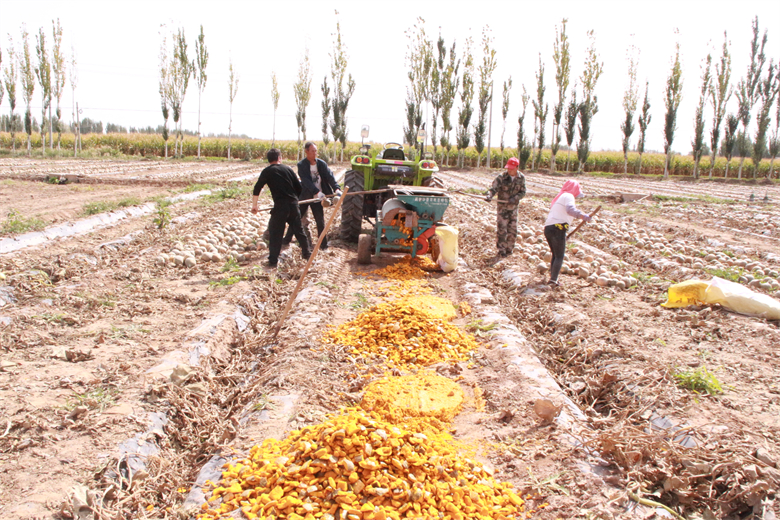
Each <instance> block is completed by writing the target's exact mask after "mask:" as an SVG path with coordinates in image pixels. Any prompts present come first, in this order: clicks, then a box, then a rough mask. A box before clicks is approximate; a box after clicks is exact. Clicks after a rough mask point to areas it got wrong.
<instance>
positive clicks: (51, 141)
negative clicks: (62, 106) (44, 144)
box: [49, 102, 54, 151]
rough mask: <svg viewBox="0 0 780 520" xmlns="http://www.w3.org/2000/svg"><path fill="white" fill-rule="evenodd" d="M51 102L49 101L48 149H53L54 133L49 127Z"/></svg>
mask: <svg viewBox="0 0 780 520" xmlns="http://www.w3.org/2000/svg"><path fill="white" fill-rule="evenodd" d="M51 122H52V118H51V102H49V150H51V151H54V134H53V133H52V128H51Z"/></svg>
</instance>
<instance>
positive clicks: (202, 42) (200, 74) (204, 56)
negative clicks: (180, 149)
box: [194, 25, 209, 159]
mask: <svg viewBox="0 0 780 520" xmlns="http://www.w3.org/2000/svg"><path fill="white" fill-rule="evenodd" d="M195 63H196V65H197V69H196V70H195V71H194V73H195V79H196V80H197V82H198V159H200V140H201V136H202V135H201V132H200V98H201V96H202V95H203V91H204V90H205V88H206V80H207V79H208V76H207V75H206V67H207V66H208V63H209V51H208V49H206V36H205V35H204V34H203V25H201V26H200V34H199V35H198V39H197V40H195Z"/></svg>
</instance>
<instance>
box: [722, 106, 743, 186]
mask: <svg viewBox="0 0 780 520" xmlns="http://www.w3.org/2000/svg"><path fill="white" fill-rule="evenodd" d="M738 127H739V117H737V116H735V115H734V114H729V115H728V117H727V118H726V135H724V136H723V147H722V150H721V153H722V154H723V156H724V157H726V171H725V172H724V173H723V178H724V179H728V177H729V166H731V158H732V157H733V156H734V145H736V144H737V128H738Z"/></svg>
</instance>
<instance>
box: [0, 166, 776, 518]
mask: <svg viewBox="0 0 780 520" xmlns="http://www.w3.org/2000/svg"><path fill="white" fill-rule="evenodd" d="M261 169H262V165H259V164H255V163H234V164H231V165H224V164H223V163H217V164H205V163H167V162H151V161H149V162H147V161H137V162H128V163H125V162H120V161H111V162H102V161H94V162H85V161H57V162H46V161H16V162H14V161H11V160H8V159H3V160H2V161H0V207H2V215H0V219H2V218H5V215H6V214H7V210H8V209H11V208H13V209H15V210H16V211H18V212H19V213H21V214H23V215H25V216H28V217H29V216H39V217H40V218H41V219H42V220H44V221H46V223H47V225H48V224H55V223H59V222H63V221H71V220H75V219H78V218H81V215H82V213H83V208H84V205H85V204H86V203H89V202H96V201H105V200H112V201H120V200H122V199H124V198H127V197H136V198H137V199H139V200H140V201H145V200H148V199H151V198H154V197H158V196H170V195H172V194H174V193H179V192H181V191H182V190H183V189H184V188H185V187H186V185H187V183H192V184H210V185H211V186H213V187H220V186H225V185H226V182H227V181H229V180H231V179H239V178H241V177H243V176H246V177H250V178H251V177H253V176H256V175H257V174H258V173H259V171H260V170H261ZM74 175H75V176H76V177H73V176H74ZM493 175H494V173H487V172H475V171H445V172H441V178H442V180H443V181H444V183H445V185H446V186H447V187H448V188H451V189H459V190H471V191H479V190H482V189H484V188H485V187H487V186H488V185H489V183H490V182H491V181H492V178H493ZM68 176H71V177H70V178H68ZM51 177H55V178H57V179H63V180H65V179H68V180H70V181H71V182H69V183H65V184H50V183H47V182H44V180H45V179H47V178H51ZM77 180H78V182H76V181H77ZM527 181H528V189H529V193H531V195H529V196H528V197H526V198H525V199H524V200H523V201H522V202H521V204H520V209H519V227H520V235H521V236H520V237H519V238H518V243H517V246H516V248H515V251H514V254H513V255H511V256H510V257H509V258H506V259H501V260H498V259H497V258H496V256H495V253H496V250H495V206H494V205H491V204H488V203H486V202H483V201H480V200H477V199H475V198H473V197H468V196H466V195H461V194H455V193H453V194H452V195H451V203H450V207H449V209H448V210H447V212H446V213H445V217H444V221H445V222H447V223H449V224H451V225H453V226H455V227H457V228H458V229H459V230H460V237H459V248H460V258H461V260H462V262H461V265H460V266H459V268H458V269H457V270H455V271H454V272H452V273H450V274H447V275H445V274H444V273H441V272H432V273H429V274H428V275H426V276H424V277H423V278H421V279H419V280H412V281H411V282H404V281H400V280H393V279H388V278H386V277H384V276H382V275H380V274H371V272H372V271H374V270H376V269H380V268H386V267H392V266H395V265H397V264H398V262H399V258H395V257H381V258H374V259H373V264H372V265H370V266H360V265H358V264H357V263H356V249H355V247H354V246H353V245H351V244H344V243H341V242H340V241H339V240H338V233H337V232H336V231H333V232H331V247H330V248H328V249H327V250H325V251H320V252H319V253H318V255H317V259H316V261H315V262H314V264H313V266H312V269H311V271H310V272H309V273H308V275H307V278H306V281H305V283H304V285H303V287H304V289H303V291H302V292H301V294H300V295H299V297H298V299H297V300H296V303H295V305H294V306H293V308H292V312H291V314H290V316H289V317H288V319H287V321H286V322H285V325H284V327H283V328H282V330H281V332H280V334H279V335H278V337H277V338H272V337H271V335H270V329H271V327H272V326H273V325H274V324H275V323H276V321H277V319H278V317H279V315H280V312H281V309H282V308H283V307H284V305H285V303H286V302H287V299H288V297H289V296H290V294H291V293H292V291H293V289H294V287H295V285H296V282H297V281H298V279H299V276H300V274H301V272H302V269H303V266H304V263H303V261H302V260H301V259H300V250H299V249H298V247H297V246H296V245H292V246H291V247H290V248H289V249H287V252H286V253H284V256H283V259H282V261H281V263H280V268H279V269H278V270H274V271H271V270H267V269H263V268H262V261H263V260H264V259H265V253H264V251H263V246H262V245H259V242H258V240H256V239H255V238H253V237H256V236H257V235H258V234H259V233H260V232H261V231H262V229H263V227H264V222H265V219H266V218H267V216H261V218H260V219H259V223H258V222H254V221H251V220H241V219H248V217H249V216H250V214H249V212H248V209H249V207H250V200H249V190H250V189H251V188H250V186H251V181H242V183H241V184H240V186H241V194H240V195H238V196H237V197H235V198H230V197H207V198H200V199H197V200H192V201H187V202H180V203H176V204H174V205H172V206H170V207H169V210H170V213H171V215H170V216H171V217H172V218H173V222H172V223H171V224H170V225H169V226H167V227H165V228H163V229H157V227H156V226H154V224H153V223H152V218H153V216H152V215H147V216H142V217H138V218H128V219H125V220H123V221H121V222H120V223H118V224H117V225H115V226H113V227H105V228H100V229H96V230H94V231H92V232H90V233H86V234H83V235H81V236H78V237H74V238H69V239H63V240H53V241H50V242H47V243H46V244H44V245H42V246H36V247H31V248H25V249H22V250H20V251H18V252H14V253H10V254H4V255H0V273H1V275H0V355H1V356H2V360H1V361H0V518H3V519H5V518H9V519H11V518H24V519H32V518H95V519H97V518H127V519H130V518H177V517H187V516H188V515H190V514H192V512H193V511H196V510H200V507H201V505H202V504H203V502H204V500H205V498H208V497H209V496H211V487H209V486H204V485H203V484H204V481H205V480H206V479H212V480H213V481H217V480H218V479H219V477H220V474H219V471H215V468H217V469H219V467H220V465H221V464H222V463H223V462H225V461H234V460H238V459H240V458H241V457H244V456H246V455H247V454H248V453H249V451H250V449H251V448H252V447H253V446H255V445H257V444H259V443H261V442H262V441H263V440H264V439H271V438H275V439H283V438H284V437H285V436H286V435H288V434H290V432H294V431H298V430H299V429H302V428H305V427H315V426H316V425H318V424H320V423H322V422H323V421H326V420H328V414H331V413H334V412H337V411H338V410H339V409H340V408H342V407H345V406H352V405H355V404H356V403H360V402H361V399H362V397H363V393H364V392H365V389H366V385H367V384H368V383H369V382H371V381H375V380H380V379H382V378H384V377H397V376H399V375H402V374H413V373H416V372H417V371H418V370H421V369H422V368H423V367H422V366H418V365H415V363H416V361H412V362H411V365H409V366H406V367H405V368H398V367H394V366H390V365H388V364H387V359H386V358H384V357H382V356H362V355H358V354H355V353H353V352H351V350H350V349H349V348H347V347H345V346H344V345H341V344H339V343H338V342H333V341H326V340H325V339H324V338H323V333H324V332H325V331H326V330H330V329H328V326H331V325H332V326H338V325H342V324H345V323H348V322H350V320H353V319H355V318H356V316H358V315H359V314H360V313H362V312H366V311H369V310H370V309H372V308H373V306H374V305H377V304H380V303H384V302H391V301H394V299H395V298H397V297H399V296H403V295H404V294H411V293H420V294H432V295H435V296H439V297H443V298H446V299H448V300H450V301H451V302H453V304H454V305H455V306H456V307H457V308H459V313H458V316H457V317H456V318H455V319H454V320H453V322H452V324H454V325H455V326H457V327H459V328H460V330H462V331H463V332H464V333H467V334H469V335H470V336H471V337H473V338H474V339H475V341H477V342H478V343H479V348H478V349H477V350H476V351H473V352H471V353H470V354H469V355H468V358H467V359H466V360H465V361H460V362H457V363H455V362H440V363H437V364H435V365H433V366H432V367H429V368H430V369H431V370H433V371H435V372H436V373H437V374H439V375H441V376H443V377H446V378H448V379H450V380H452V381H456V382H457V383H458V384H459V386H460V387H461V388H462V389H463V392H464V395H465V396H466V400H465V402H464V405H463V407H462V410H461V412H460V413H459V414H458V415H457V416H456V417H455V418H454V420H453V422H452V424H451V425H449V426H447V427H446V428H445V429H446V430H449V432H450V433H451V434H452V436H453V439H454V441H458V442H462V443H464V444H465V445H467V446H472V448H471V449H472V451H473V456H474V457H475V459H476V460H477V461H479V462H480V463H481V464H483V465H484V466H485V467H486V468H488V469H489V471H490V472H491V474H492V475H493V477H494V478H495V479H496V480H497V481H502V482H503V481H506V482H510V483H512V484H513V485H514V487H515V489H516V490H517V491H518V494H519V495H521V496H522V497H524V498H525V499H526V511H527V512H528V515H529V516H530V517H532V518H542V519H550V520H552V519H557V518H604V519H606V518H653V517H669V516H670V515H669V513H667V512H666V511H665V510H664V509H661V508H658V507H656V506H655V505H653V504H652V501H654V502H658V503H661V504H664V505H666V506H668V507H670V508H672V509H673V510H674V511H675V512H676V513H679V514H681V515H683V516H684V517H685V518H689V519H694V518H729V519H737V518H740V519H744V518H774V516H772V515H777V514H778V513H780V507H779V506H778V504H777V503H776V502H775V500H776V497H777V493H778V489H779V488H780V466H779V465H778V464H779V463H780V448H779V446H780V383H779V382H778V378H777V377H778V376H777V375H778V373H780V370H779V369H780V362H778V358H777V348H778V345H780V328H779V327H778V322H777V321H767V320H764V319H761V318H754V317H747V316H742V315H739V314H735V313H731V312H728V311H726V310H725V309H723V308H722V307H721V306H719V305H708V306H703V307H700V306H692V307H685V308H680V309H666V308H663V307H661V306H660V303H662V302H664V301H665V299H666V290H667V288H668V287H669V286H670V285H671V284H673V283H676V282H680V281H683V280H687V279H695V278H701V279H707V280H709V279H710V277H711V274H712V273H718V274H721V275H722V276H726V275H733V276H734V279H735V280H741V281H740V283H742V284H744V285H750V287H751V289H754V290H755V291H757V292H759V293H761V294H765V295H770V296H773V297H774V298H775V299H777V298H779V297H780V293H778V288H780V284H778V283H777V282H778V271H780V206H778V201H779V200H780V190H779V189H778V188H777V187H776V186H769V187H755V186H740V185H731V184H728V185H727V184H714V183H713V184H709V183H706V182H705V183H697V184H692V183H679V182H667V183H662V182H647V183H641V182H638V181H633V180H632V181H626V180H612V179H601V178H588V177H585V178H583V179H582V180H581V182H582V183H583V185H584V188H585V191H586V193H587V194H588V195H589V196H590V198H588V197H586V199H584V201H583V202H582V203H581V204H580V205H581V207H582V208H583V209H584V210H585V211H591V210H592V209H593V208H595V207H596V206H597V205H601V206H602V209H601V211H600V213H599V216H598V217H597V218H596V219H594V222H593V223H592V224H590V225H587V226H585V227H584V228H583V230H582V231H581V232H580V233H578V235H577V236H576V237H575V238H574V239H573V240H572V241H571V245H570V249H569V252H568V254H567V261H568V262H569V263H570V264H568V265H567V267H569V268H570V269H571V274H564V275H562V277H561V279H562V282H563V283H562V287H560V288H557V289H555V290H550V289H549V287H548V286H547V285H545V284H544V281H545V280H546V275H545V273H543V272H540V268H539V264H544V263H545V260H544V252H546V248H547V246H546V243H544V239H543V237H540V236H539V233H540V232H541V229H542V225H543V223H544V220H545V217H546V215H547V208H548V207H549V199H550V197H551V196H552V195H554V193H555V192H556V190H557V188H556V187H557V186H559V185H560V184H561V183H562V182H563V179H562V178H560V177H551V176H544V175H538V174H529V175H528V176H527ZM236 182H238V181H236ZM166 183H167V184H166ZM621 193H630V194H643V195H644V194H648V195H649V194H651V193H652V194H656V195H665V196H666V197H661V199H662V200H657V199H654V198H646V199H644V200H639V201H635V202H620V201H619V200H620V197H619V196H618V195H619V194H621ZM751 194H754V195H755V197H754V199H756V200H754V201H752V202H751V201H750V195H751ZM765 195H767V197H768V199H769V202H763V201H762V199H763V197H764V196H765ZM231 196H232V195H231ZM262 198H263V200H262V201H261V205H267V204H269V203H270V197H269V195H268V193H267V192H264V194H263V195H262ZM725 199H728V200H733V201H737V202H733V203H726V202H725ZM261 215H262V214H261ZM266 215H267V214H266ZM338 221H339V219H338V217H337V218H336V220H335V224H334V226H335V227H336V229H337V226H338ZM231 228H233V229H231ZM368 229H369V227H368V224H365V223H364V232H367V231H368ZM209 233H211V235H209ZM230 233H238V234H239V235H242V236H243V235H246V236H247V237H248V238H250V239H251V240H250V241H249V242H247V244H250V243H251V244H255V243H258V245H257V249H254V250H253V249H252V248H251V247H250V248H249V249H248V250H247V251H244V252H242V253H241V254H242V257H241V259H240V260H239V261H237V262H229V263H226V262H225V261H224V258H225V254H226V253H229V251H230V249H229V248H228V249H227V250H226V252H222V251H220V254H221V256H220V260H219V261H211V262H204V261H201V260H199V261H198V262H197V265H195V266H193V267H185V266H183V265H175V263H174V261H173V260H170V261H169V260H161V255H162V254H166V255H167V254H171V256H172V257H173V256H176V253H175V252H173V251H174V250H183V249H185V248H186V247H187V244H188V243H189V242H194V241H195V240H198V239H204V241H205V239H206V238H208V239H213V238H220V237H222V238H223V239H224V240H228V239H229V238H230V237H231V235H230ZM5 238H9V237H8V236H0V240H2V239H5ZM225 243H227V242H225ZM221 244H222V243H221V242H220V244H219V245H220V247H222V245H221ZM204 247H205V246H204ZM575 262H576V264H577V265H575ZM580 269H586V270H587V271H588V274H589V276H586V277H581V276H578V275H577V274H574V273H578V272H579V270H580ZM599 271H602V272H599ZM759 272H760V274H759ZM773 273H774V274H773ZM590 276H593V278H590ZM617 277H621V279H620V280H618V282H623V285H628V286H629V287H627V288H621V287H622V286H621V285H620V284H619V283H617V282H615V283H611V282H610V283H607V281H608V280H613V281H614V280H616V279H617ZM628 277H631V278H630V281H628V282H626V281H625V279H627V278H628ZM600 279H603V280H605V281H604V285H601V282H600V281H599V280H600ZM464 304H467V305H464ZM692 382H697V383H700V384H702V385H708V386H707V388H709V389H710V391H712V392H713V393H712V394H710V393H708V392H707V391H706V390H705V389H704V387H698V391H697V392H694V391H692V390H691V389H689V388H686V386H685V385H686V384H687V385H689V386H690V385H691V384H692ZM718 388H719V389H720V391H717V390H718ZM540 400H547V401H550V403H551V404H552V405H554V406H556V407H561V409H560V410H559V415H557V418H556V419H555V420H553V421H545V420H543V419H542V417H541V416H540V415H539V413H537V412H535V411H534V409H535V404H537V403H538V402H539V401H540ZM204 492H205V493H206V494H205V495H204V494H203V493H204ZM640 502H641V504H640ZM237 517H242V516H241V515H240V514H237ZM406 517H409V518H411V517H410V516H406ZM418 517H420V518H426V517H427V516H425V515H420V516H418ZM278 518H285V516H280V517H278Z"/></svg>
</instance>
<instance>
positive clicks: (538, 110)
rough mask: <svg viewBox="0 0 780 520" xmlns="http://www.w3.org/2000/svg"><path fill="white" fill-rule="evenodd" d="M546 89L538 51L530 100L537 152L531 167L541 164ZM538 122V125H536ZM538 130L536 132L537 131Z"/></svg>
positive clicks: (546, 107)
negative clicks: (533, 98)
mask: <svg viewBox="0 0 780 520" xmlns="http://www.w3.org/2000/svg"><path fill="white" fill-rule="evenodd" d="M545 90H547V89H546V87H545V86H544V64H543V63H542V53H541V52H540V53H539V69H538V70H537V71H536V99H535V100H533V101H532V103H533V105H534V134H535V137H536V139H537V146H538V149H537V152H536V156H535V157H534V159H533V160H532V161H531V169H532V170H535V169H536V168H537V166H536V164H537V161H538V163H539V165H540V166H541V164H542V148H543V147H544V125H545V123H546V122H547V112H548V111H549V108H550V105H549V104H544V91H545ZM537 124H538V126H537ZM537 130H538V132H537Z"/></svg>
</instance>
